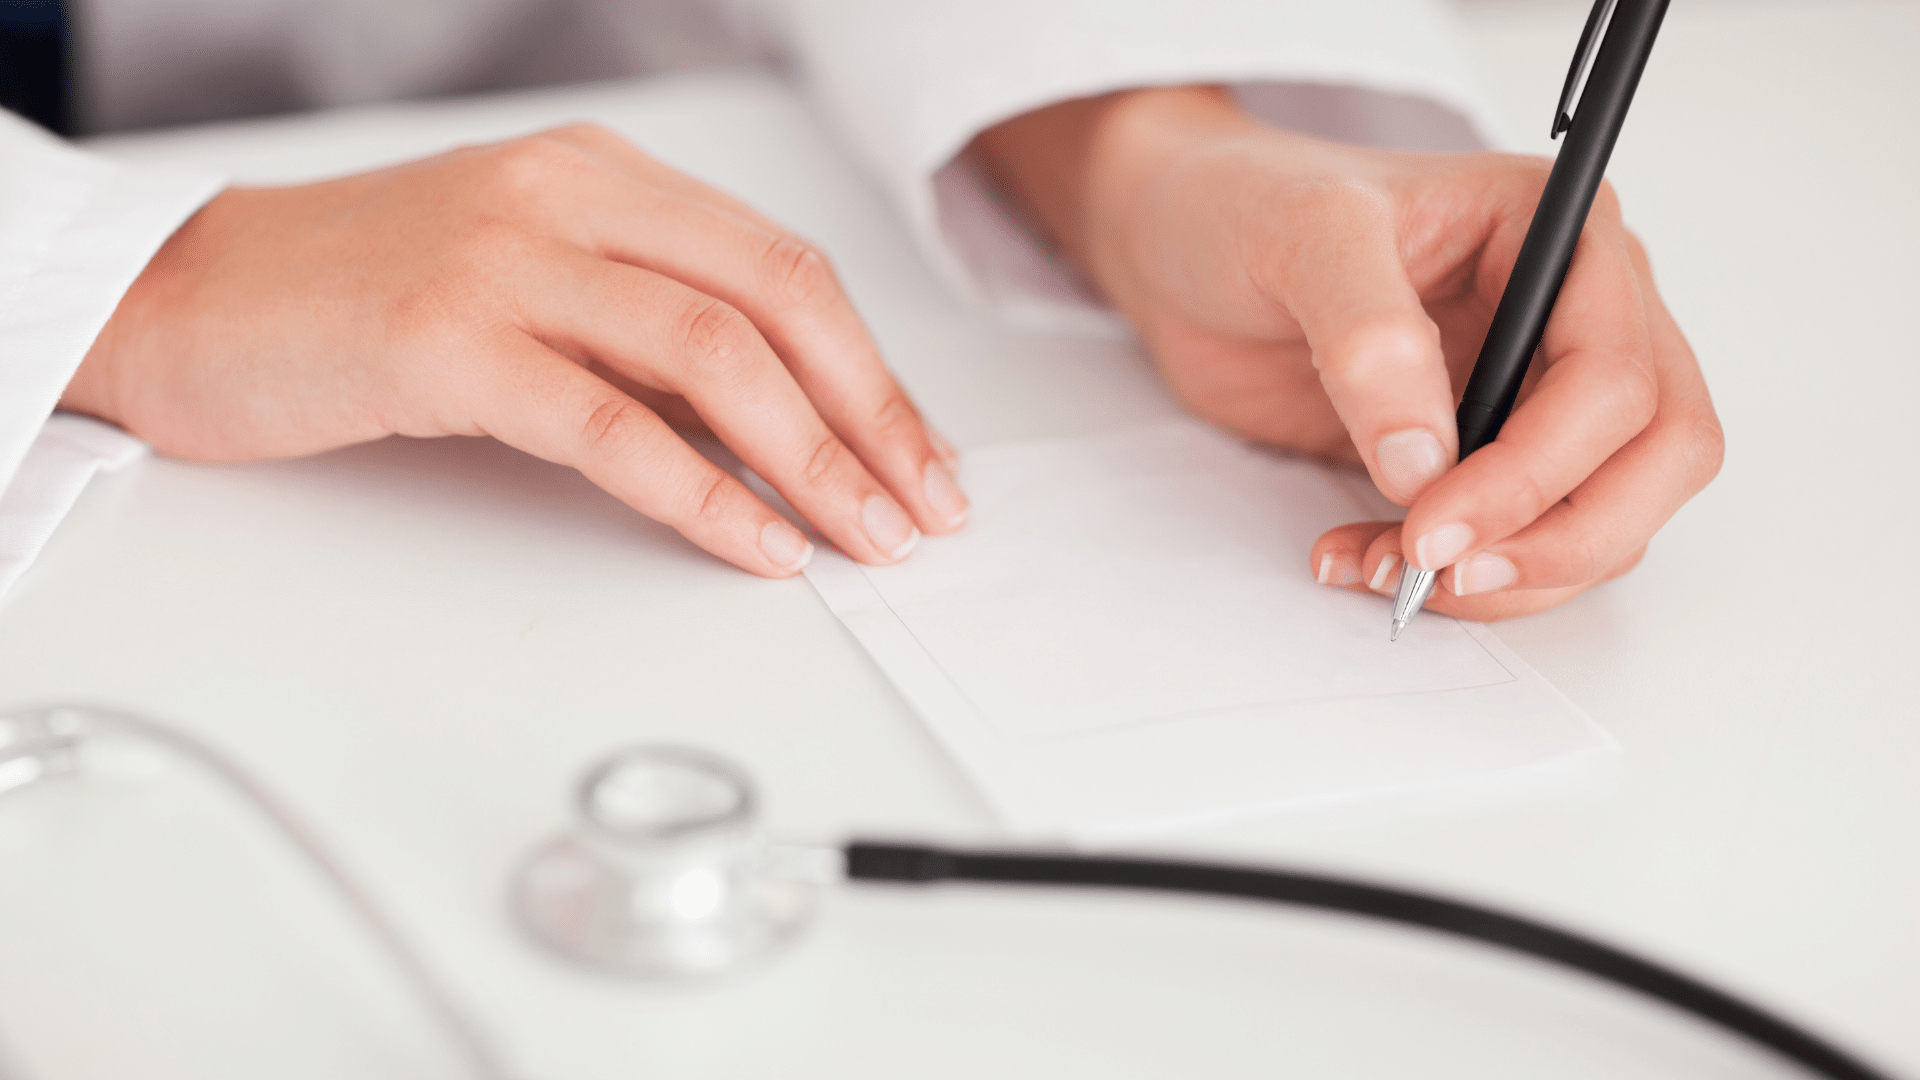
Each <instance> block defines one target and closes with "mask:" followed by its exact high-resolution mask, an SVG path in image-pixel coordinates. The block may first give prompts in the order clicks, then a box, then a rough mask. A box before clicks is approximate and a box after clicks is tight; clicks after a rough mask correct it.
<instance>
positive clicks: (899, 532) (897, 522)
mask: <svg viewBox="0 0 1920 1080" xmlns="http://www.w3.org/2000/svg"><path fill="white" fill-rule="evenodd" d="M860 523H861V524H862V525H865V526H866V528H867V539H869V540H871V541H873V546H874V547H876V548H879V549H880V552H881V557H882V558H884V559H886V560H887V561H888V562H899V561H900V560H901V559H904V558H906V557H907V552H909V551H912V550H913V545H915V544H917V543H919V542H920V530H918V529H916V528H914V527H913V522H912V521H910V520H908V518H907V513H906V511H904V510H902V509H900V508H899V507H898V506H895V505H894V504H893V500H892V499H889V498H887V497H886V496H885V495H869V496H868V497H867V504H866V505H865V506H863V507H861V508H860Z"/></svg>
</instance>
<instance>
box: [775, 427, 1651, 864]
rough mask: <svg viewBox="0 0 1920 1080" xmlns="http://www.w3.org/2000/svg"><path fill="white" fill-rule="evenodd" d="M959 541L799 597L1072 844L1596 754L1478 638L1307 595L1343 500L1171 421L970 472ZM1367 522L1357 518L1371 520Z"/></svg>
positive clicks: (1593, 743)
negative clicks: (1390, 628) (1394, 625)
mask: <svg viewBox="0 0 1920 1080" xmlns="http://www.w3.org/2000/svg"><path fill="white" fill-rule="evenodd" d="M964 482H965V485H966V488H967V492H968V495H969V496H970V497H971V499H972V500H973V507H974V509H973V515H972V518H971V519H970V521H969V523H968V525H967V527H966V529H964V530H963V531H962V532H961V533H959V534H958V535H955V536H951V537H939V538H929V539H926V540H923V541H922V542H921V546H920V548H919V549H918V550H917V551H916V552H915V553H914V555H913V557H912V558H910V559H908V560H907V561H906V562H905V563H903V564H901V565H899V566H891V567H881V568H873V567H863V566H860V565H859V564H857V563H855V562H853V561H852V560H850V559H847V558H846V557H845V556H842V555H840V554H839V553H838V552H835V551H832V550H830V549H826V548H824V547H823V549H822V550H821V551H820V553H819V554H818V555H817V556H816V557H815V559H814V561H813V563H812V565H811V566H809V567H808V569H807V577H808V578H809V579H810V580H811V581H812V582H813V584H814V587H815V588H816V589H818V590H819V592H820V594H821V596H822V597H824V598H825V599H826V601H827V603H828V605H829V606H830V607H831V608H832V609H833V611H834V612H835V613H836V614H837V615H839V616H840V618H841V619H842V620H843V621H844V622H845V623H846V624H847V626H848V627H849V628H850V629H851V630H852V631H853V632H854V634H855V636H857V637H858V638H859V640H860V642H861V644H863V645H864V646H866V648H867V650H868V651H869V652H870V653H872V655H873V657H874V659H875V660H876V661H878V662H879V664H880V666H881V667H882V669H884V670H885V671H886V673H887V676H888V677H889V678H890V679H892V681H893V682H894V684H895V685H896V686H898V687H899V689H900V691H901V692H902V693H903V694H904V695H905V696H906V697H907V699H908V700H909V701H910V702H911V703H912V704H913V706H914V708H915V709H916V710H917V711H918V712H919V713H920V715H921V716H922V717H923V718H925V720H926V721H927V723H928V724H929V725H931V726H932V728H933V730H934V731H935V732H936V733H937V734H938V735H939V737H940V738H941V740H942V741H943V742H944V743H945V744H946V745H947V747H948V748H949V749H950V750H951V751H952V752H953V753H954V755H955V756H956V757H957V758H958V759H959V760H960V762H961V764H962V765H963V766H964V767H965V768H966V769H967V771H968V772H969V773H970V774H971V775H972V776H973V778H974V780H975V781H976V782H977V783H978V784H979V786H980V787H981V788H982V789H983V790H984V791H985V792H986V794H987V796H988V798H989V799H990V801H991V802H992V803H993V804H994V805H995V806H996V807H997V808H998V809H999V810H1000V812H1001V813H1002V815H1003V816H1004V817H1005V818H1006V820H1007V822H1008V824H1009V825H1011V826H1013V827H1014V828H1015V829H1016V830H1019V831H1021V832H1026V833H1040V834H1049V835H1057V834H1067V835H1073V836H1081V837H1087V838H1099V837H1105V836H1119V835H1126V834H1134V833H1142V832H1154V831H1163V830H1167V829H1176V828H1181V827H1189V826H1194V825H1199V824H1203V823H1210V822H1217V821H1224V820H1230V819H1234V818H1240V817H1248V816H1255V815H1259V814H1265V813H1272V812H1276V811H1281V810H1286V809H1290V808H1300V807H1308V806H1321V805H1326V804H1328V803H1334V802H1343V801H1351V800H1355V799H1362V798H1372V797H1380V796H1389V795H1395V794H1403V793H1407V792H1411V791H1416V790H1425V789H1430V788H1434V787H1437V786H1442V785H1453V784H1458V783H1461V782H1465V781H1470V780H1474V779H1478V778H1491V777H1495V776H1500V775H1503V774H1509V773H1512V772H1514V771H1516V770H1521V769H1528V768H1535V767H1539V766H1543V765H1550V764H1556V763H1563V762H1566V761H1569V760H1571V759H1574V758H1577V757H1580V756H1583V755H1587V754H1592V753H1596V752H1605V751H1608V750H1611V749H1613V747H1614V744H1613V742H1612V740H1611V739H1610V738H1608V736H1607V735H1606V733H1605V732H1603V731H1602V730H1600V728H1598V727H1597V726H1595V725H1594V724H1593V723H1592V722H1591V721H1589V720H1588V719H1587V718H1586V717H1585V716H1584V715H1583V714H1581V713H1580V712H1579V710H1578V709H1576V708H1575V707H1574V706H1573V705H1572V704H1571V703H1570V702H1568V701H1567V700H1566V699H1565V698H1564V697H1562V696H1561V695H1560V694H1559V693H1557V692H1556V691H1555V690H1554V689H1553V688H1552V686H1550V685H1548V684H1547V682H1546V681H1545V680H1544V679H1542V678H1541V677H1540V676H1539V675H1538V674H1536V673H1535V672H1534V671H1533V670H1532V669H1530V668H1528V667H1527V666H1526V665H1525V664H1524V663H1522V662H1521V661H1520V660H1519V658H1518V657H1516V656H1514V655H1513V653H1512V652H1511V651H1509V650H1508V649H1507V648H1506V647H1505V646H1503V645H1502V644H1501V643H1500V641H1499V640H1498V639H1497V638H1495V637H1494V636H1493V634H1492V633H1490V632H1489V631H1488V630H1487V629H1486V628H1485V627H1483V626H1480V625H1478V624H1474V623H1465V622H1460V621H1458V620H1455V619H1450V618H1446V617H1444V616H1440V615H1436V614H1432V613H1427V614H1423V615H1422V616H1421V617H1420V618H1418V619H1416V620H1415V621H1414V623H1413V624H1412V625H1411V626H1409V627H1408V628H1407V629H1406V631H1404V632H1403V633H1402V634H1401V635H1400V640H1399V641H1398V642H1393V643H1389V642H1388V640H1387V624H1388V622H1389V618H1388V610H1389V606H1388V603H1387V601H1386V600H1385V599H1384V598H1380V597H1371V596H1363V595H1357V594H1354V593H1350V592H1346V591H1344V590H1340V589H1331V588H1326V587H1323V586H1320V585H1317V584H1315V583H1314V581H1313V579H1312V578H1311V577H1310V576H1309V574H1308V569H1307V565H1306V564H1307V552H1308V550H1309V548H1311V546H1312V544H1313V541H1314V540H1315V539H1316V538H1317V537H1318V536H1319V535H1320V534H1321V533H1322V532H1323V531H1325V530H1326V529H1328V528H1330V527H1332V526H1334V525H1338V524H1341V523H1344V522H1348V521H1355V520H1363V519H1365V518H1368V517H1376V516H1379V511H1378V509H1376V508H1374V507H1372V506H1370V505H1369V500H1368V498H1367V496H1368V495H1370V494H1371V492H1370V491H1362V490H1361V489H1359V487H1358V484H1360V483H1364V480H1360V481H1356V480H1355V478H1352V477H1348V476H1344V475H1342V474H1338V473H1335V472H1333V471H1331V470H1328V469H1326V468H1323V467H1321V466H1318V465H1315V464H1312V463H1308V462H1302V461H1297V460H1291V459H1287V458H1283V457H1278V456H1274V455H1270V454H1267V453H1263V452H1261V451H1258V450H1255V449H1252V448H1249V447H1247V446H1244V445H1242V444H1240V443H1239V442H1237V441H1235V440H1233V439H1232V438H1230V437H1228V436H1226V435H1223V434H1221V433H1219V432H1217V431H1215V430H1214V429H1212V428H1208V427H1206V426H1204V425H1201V424H1198V423H1196V422H1192V421H1174V422H1170V423H1164V424H1158V425H1155V426H1153V427H1150V428H1145V429H1141V430H1137V431H1133V432H1129V433H1125V434H1120V435H1111V436H1100V437H1094V438H1079V439H1062V440H1055V441H1049V442H1042V443H1029V444H1025V445H1019V446H1007V447H1000V448H994V449H989V450H984V451H977V452H975V453H972V454H970V455H969V456H968V458H967V461H966V465H965V470H964ZM1375 499H1377V496H1376V497H1375Z"/></svg>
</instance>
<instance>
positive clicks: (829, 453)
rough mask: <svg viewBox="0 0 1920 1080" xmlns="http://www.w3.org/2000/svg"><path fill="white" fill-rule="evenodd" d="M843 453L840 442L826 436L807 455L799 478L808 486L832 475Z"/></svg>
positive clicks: (830, 436)
mask: <svg viewBox="0 0 1920 1080" xmlns="http://www.w3.org/2000/svg"><path fill="white" fill-rule="evenodd" d="M842 453H843V448H842V447H841V444H840V440H839V439H836V438H834V437H833V436H832V435H827V436H824V437H823V438H821V440H820V441H819V442H818V443H816V444H815V445H814V448H813V451H812V452H811V453H809V454H808V455H807V464H806V466H805V467H804V468H802V469H801V470H800V478H801V479H802V480H804V481H805V482H807V483H808V484H817V483H819V482H821V481H822V480H825V479H826V478H827V477H828V476H829V475H831V474H832V473H833V470H834V467H835V466H836V465H838V464H839V462H840V455H841V454H842Z"/></svg>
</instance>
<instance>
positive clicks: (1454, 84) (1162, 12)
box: [741, 0, 1502, 331]
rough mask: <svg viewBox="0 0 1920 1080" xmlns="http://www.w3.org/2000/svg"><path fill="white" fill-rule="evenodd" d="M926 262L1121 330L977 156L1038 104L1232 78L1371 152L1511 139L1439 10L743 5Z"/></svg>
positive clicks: (1014, 0)
mask: <svg viewBox="0 0 1920 1080" xmlns="http://www.w3.org/2000/svg"><path fill="white" fill-rule="evenodd" d="M743 2H744V4H745V6H744V7H743V8H742V9H741V10H742V11H743V12H744V13H745V17H747V18H751V19H754V20H756V21H757V22H758V23H759V24H760V25H762V26H764V27H765V28H766V29H765V30H764V31H763V32H765V33H767V34H768V35H769V37H771V38H773V39H774V40H775V41H776V44H777V48H778V51H780V52H783V53H785V54H786V56H787V58H788V61H789V62H790V63H791V65H792V66H793V67H794V68H795V69H796V71H797V73H798V74H799V76H800V78H801V80H802V81H803V83H804V85H805V86H806V87H807V90H808V92H809V93H810V94H811V96H812V97H813V98H814V99H815V101H816V102H817V104H818V105H819V107H820V108H821V109H822V111H823V112H824V113H825V114H826V116H827V117H828V118H829V119H830V121H831V122H832V123H833V124H834V125H835V126H836V127H837V128H838V129H839V131H840V133H841V135H842V136H843V138H844V140H845V141H846V143H847V144H848V146H849V147H850V148H851V149H852V151H853V153H854V154H855V155H856V156H857V157H858V158H859V159H860V160H861V162H862V163H863V164H864V165H865V166H866V167H867V168H868V169H869V170H870V171H871V173H872V175H873V176H875V177H876V178H877V179H878V180H879V182H880V184H881V185H882V186H883V187H884V189H885V191H886V193H887V194H888V196H889V197H890V198H891V199H892V201H893V202H894V204H895V205H896V207H897V208H898V210H899V211H900V213H901V214H902V215H903V216H904V217H905V219H906V221H907V223H908V225H909V227H910V228H911V230H912V232H913V235H914V238H915V240H916V242H917V243H918V244H919V245H920V247H921V248H922V250H923V252H924V253H925V255H926V257H927V258H928V260H929V261H930V262H931V264H932V265H933V266H934V267H935V269H936V270H938V271H939V272H940V273H941V274H942V276H944V277H945V278H946V279H947V280H948V281H949V282H950V283H951V284H952V285H953V286H954V287H956V288H957V289H958V290H960V291H961V292H962V293H963V294H964V295H967V296H969V297H971V298H972V299H974V300H976V301H980V302H984V303H985V304H986V305H988V306H989V307H991V308H993V309H995V310H996V311H997V312H998V313H999V314H1001V315H1002V316H1005V317H1008V318H1011V319H1012V320H1014V321H1016V322H1020V323H1025V324H1029V325H1037V326H1043V327H1048V328H1053V329H1062V328H1066V327H1070V326H1080V327H1083V328H1087V329H1100V330H1105V331H1111V330H1112V329H1113V328H1114V326H1115V322H1114V320H1113V318H1112V316H1111V315H1109V314H1106V313H1105V312H1103V311H1102V310H1101V308H1100V305H1099V304H1098V303H1097V302H1096V301H1095V300H1094V299H1093V298H1092V297H1091V295H1090V294H1089V292H1088V290H1087V289H1086V288H1085V286H1084V284H1083V283H1082V282H1080V281H1079V280H1078V279H1077V278H1076V276H1075V274H1074V272H1073V270H1072V269H1071V268H1070V267H1069V266H1067V265H1066V264H1065V262H1064V261H1063V260H1062V259H1060V258H1059V256H1058V255H1057V254H1056V253H1054V252H1053V251H1052V250H1051V249H1050V248H1049V246H1048V245H1047V244H1045V243H1042V242H1040V241H1039V240H1038V238H1036V237H1034V236H1033V235H1032V234H1031V233H1030V232H1029V230H1028V228H1027V226H1026V225H1025V224H1024V223H1023V221H1022V220H1021V219H1020V218H1019V216H1018V215H1016V214H1013V213H1011V212H1010V211H1009V210H1008V208H1007V207H1006V206H1005V205H1004V204H1003V203H1002V201H1001V200H1000V199H999V197H998V195H997V194H996V192H995V191H994V189H993V185H992V184H991V183H989V182H987V181H986V179H985V177H984V176H983V175H982V174H981V173H980V171H979V170H978V169H977V168H976V167H974V165H973V164H972V162H970V160H969V159H968V158H967V156H966V155H965V154H963V153H962V151H963V149H964V148H965V147H966V145H967V144H968V142H969V141H970V140H971V139H972V138H973V137H974V136H975V135H976V134H978V133H979V132H981V131H982V130H984V129H986V128H988V127H990V126H992V125H993V124H995V123H998V122H999V121H1001V120H1004V119H1008V118H1011V117H1014V116H1017V115H1019V114H1021V113H1024V112H1027V111H1030V110H1032V109H1035V108H1038V107H1040V106H1043V105H1047V104H1051V103H1054V102H1058V101H1063V100H1067V99H1070V98H1075V97H1082V96H1087V95H1092V94H1098V93H1103V92H1107V91H1111V90H1117V89H1124V88H1129V87H1141V86H1171V85H1183V84H1191V83H1223V84H1227V85H1229V86H1231V87H1232V88H1233V89H1234V90H1235V91H1236V93H1237V94H1238V96H1239V98H1240V100H1241V102H1242V104H1243V105H1245V106H1246V107H1247V108H1248V109H1249V110H1250V111H1252V112H1253V113H1254V114H1256V115H1259V116H1262V117H1263V118H1265V119H1267V120H1269V121H1270V122H1274V123H1277V124H1280V125H1282V126H1285V127H1288V128H1291V129H1294V130H1304V131H1307V132H1308V133H1310V134H1315V135H1319V136H1323V137H1329V138H1335V139H1340V140H1343V141H1347V142H1354V143H1360V144H1365V145H1380V146H1399V147H1402V148H1407V149H1431V150H1469V149H1480V148H1483V147H1484V146H1486V145H1488V144H1493V143H1498V142H1500V141H1502V140H1501V139H1500V138H1499V136H1498V134H1497V132H1496V130H1495V125H1494V123H1493V121H1492V119H1491V115H1490V112H1489V110H1488V109H1487V108H1486V107H1485V106H1484V105H1483V104H1482V101H1481V98H1480V96H1479V95H1478V94H1477V93H1476V92H1475V89H1474V87H1473V85H1472V80H1471V79H1470V78H1469V77H1468V75H1467V73H1466V65H1465V64H1464V63H1463V62H1462V58H1461V55H1460V52H1459V49H1458V46H1457V44H1456V40H1457V35H1456V31H1455V28H1454V27H1453V25H1452V23H1451V17H1452V16H1451V13H1450V11H1449V10H1448V9H1447V8H1446V7H1445V5H1444V4H1443V3H1441V2H1440V0H1368V2H1366V3H1358V2H1354V3H1325V2H1323V0H1261V2H1259V3H1248V2H1246V0H1182V2H1181V3H1177V4H1175V3H1166V2H1164V0H968V2H967V3H964V4H961V3H904V2H901V0H758V2H757V3H756V2H754V0H743Z"/></svg>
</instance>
